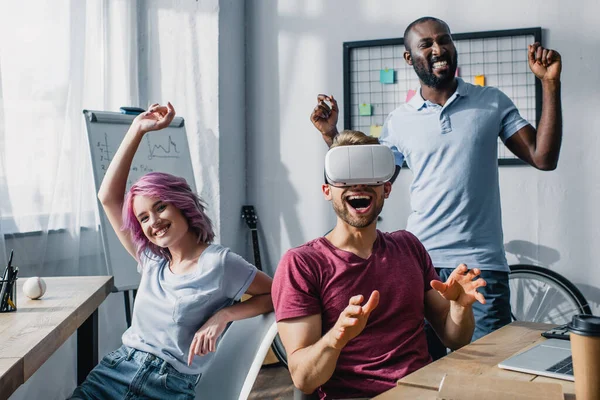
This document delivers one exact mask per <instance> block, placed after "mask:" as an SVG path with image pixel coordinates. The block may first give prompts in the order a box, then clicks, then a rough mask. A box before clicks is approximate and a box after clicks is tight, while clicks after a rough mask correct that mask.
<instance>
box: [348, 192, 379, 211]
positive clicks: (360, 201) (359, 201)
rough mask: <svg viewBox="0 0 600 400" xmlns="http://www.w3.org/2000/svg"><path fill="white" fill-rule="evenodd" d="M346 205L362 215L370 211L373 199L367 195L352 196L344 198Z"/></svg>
mask: <svg viewBox="0 0 600 400" xmlns="http://www.w3.org/2000/svg"><path fill="white" fill-rule="evenodd" d="M346 203H347V204H348V205H349V206H350V207H351V208H352V209H354V211H356V212H357V213H358V214H363V213H366V212H368V211H369V210H370V209H371V204H372V203H373V197H372V196H370V195H367V194H352V195H350V196H347V197H346Z"/></svg>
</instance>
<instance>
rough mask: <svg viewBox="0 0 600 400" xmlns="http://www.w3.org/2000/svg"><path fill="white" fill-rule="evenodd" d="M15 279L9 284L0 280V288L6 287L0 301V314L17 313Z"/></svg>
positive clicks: (4, 280)
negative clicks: (6, 289)
mask: <svg viewBox="0 0 600 400" xmlns="http://www.w3.org/2000/svg"><path fill="white" fill-rule="evenodd" d="M17 279H18V278H15V279H13V280H12V281H11V282H9V281H8V280H7V279H0V288H2V287H5V286H6V287H7V288H8V292H7V293H6V292H5V291H2V292H5V293H4V296H3V298H2V299H0V313H5V312H11V311H17Z"/></svg>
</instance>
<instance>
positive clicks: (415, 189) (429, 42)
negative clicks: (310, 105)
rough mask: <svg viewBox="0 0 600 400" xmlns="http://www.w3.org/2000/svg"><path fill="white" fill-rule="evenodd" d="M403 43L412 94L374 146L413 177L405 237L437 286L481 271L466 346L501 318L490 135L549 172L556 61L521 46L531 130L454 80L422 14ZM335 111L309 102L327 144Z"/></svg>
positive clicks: (449, 58)
mask: <svg viewBox="0 0 600 400" xmlns="http://www.w3.org/2000/svg"><path fill="white" fill-rule="evenodd" d="M404 46H405V48H406V51H405V53H404V59H405V61H406V63H407V64H408V65H412V66H413V68H414V69H415V72H416V74H417V76H418V77H419V81H420V84H421V90H420V91H418V92H419V93H417V94H416V95H415V96H414V97H413V98H412V99H411V100H410V101H409V102H408V103H407V104H403V105H402V106H400V107H398V108H397V109H396V110H394V111H393V112H392V113H391V114H390V115H389V116H388V118H387V120H386V122H385V124H384V127H383V131H382V134H381V137H380V142H381V143H382V144H385V145H387V146H389V147H390V148H391V149H392V150H393V151H394V154H395V156H396V164H397V166H398V167H397V170H399V166H400V165H402V163H403V161H406V163H407V164H408V167H409V168H410V169H411V170H412V171H413V175H414V176H413V182H412V184H411V186H410V194H411V207H412V213H411V215H410V216H409V219H408V223H407V230H408V231H410V232H412V233H413V234H415V236H417V237H418V238H419V240H420V241H421V242H422V243H423V244H424V245H425V248H426V249H427V251H428V252H429V254H430V256H431V258H432V260H433V265H434V266H435V267H436V269H438V270H439V272H438V273H439V275H440V277H441V279H442V280H444V279H447V278H448V276H449V274H450V272H451V271H452V270H453V269H454V268H456V266H457V265H458V264H460V263H462V262H464V263H465V264H467V265H468V267H469V268H475V267H477V268H479V269H481V277H482V278H483V279H485V280H486V281H487V286H486V287H485V288H483V290H482V292H483V293H484V296H485V298H486V301H487V304H485V305H482V304H477V305H476V306H474V307H473V312H474V314H475V319H476V328H475V332H474V334H473V340H475V339H478V338H480V337H481V336H484V335H486V334H487V333H490V332H492V331H494V330H496V329H498V328H500V327H501V326H503V325H506V324H508V323H510V321H511V317H510V289H509V286H508V272H509V268H508V264H507V262H506V257H505V253H504V245H503V234H502V220H501V210H500V190H499V184H498V164H497V154H498V151H497V150H498V149H497V147H498V146H497V143H498V140H497V138H498V137H500V139H502V141H503V142H504V144H505V145H506V147H508V148H509V149H510V150H511V151H512V152H513V153H514V154H515V155H517V156H518V157H519V158H520V159H522V160H524V161H525V162H527V163H529V164H530V165H532V166H533V167H535V168H538V169H540V170H553V169H555V168H556V165H557V163H558V155H559V151H560V144H561V137H562V120H561V101H560V72H561V58H560V55H559V54H558V52H556V51H554V50H549V49H545V48H543V47H542V46H541V45H540V44H539V43H534V44H532V45H529V56H528V57H529V67H530V69H531V71H532V72H533V73H534V74H535V76H536V77H537V78H538V79H540V80H541V82H542V93H543V105H542V116H541V119H540V122H539V125H538V127H537V130H536V129H535V128H534V127H533V126H531V125H530V124H529V123H528V122H527V121H526V120H524V119H523V118H522V117H521V115H520V114H519V111H518V110H517V108H516V107H515V105H514V104H513V102H512V101H511V100H510V99H509V98H508V97H507V96H506V95H505V94H504V93H502V92H501V91H500V90H498V89H497V88H493V87H480V86H474V85H471V84H469V83H466V82H464V81H463V80H462V79H460V78H457V77H455V72H456V68H457V59H458V55H457V52H456V48H455V47H454V43H453V41H452V36H451V34H450V28H449V27H448V25H447V24H446V23H445V22H444V21H442V20H439V19H437V18H433V17H424V18H420V19H418V20H416V21H414V22H412V23H411V24H410V25H409V26H408V27H407V28H406V31H405V32H404ZM325 101H328V102H329V103H330V104H331V107H330V106H328V105H327V104H326V103H325ZM338 113H339V110H338V107H337V103H336V101H335V99H334V98H333V96H326V95H319V96H318V105H317V106H316V107H315V109H314V111H313V113H312V115H311V121H312V122H313V124H314V125H315V127H316V128H317V129H318V130H319V131H320V132H321V134H322V135H323V139H324V140H325V142H326V143H327V144H328V145H331V142H332V140H333V138H334V137H335V135H337V128H336V124H337V120H338ZM382 300H383V299H382Z"/></svg>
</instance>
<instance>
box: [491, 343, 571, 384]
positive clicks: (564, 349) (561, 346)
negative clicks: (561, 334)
mask: <svg viewBox="0 0 600 400" xmlns="http://www.w3.org/2000/svg"><path fill="white" fill-rule="evenodd" d="M498 367H500V368H503V369H510V370H512V371H519V372H527V373H530V374H536V375H543V376H548V377H550V378H557V379H564V380H567V381H575V378H574V376H573V362H572V360H571V342H570V341H568V340H561V339H548V340H545V341H544V342H541V343H539V344H537V345H536V346H534V347H532V348H531V349H529V350H527V351H524V352H523V353H520V354H517V355H514V356H512V357H510V358H507V359H506V360H504V361H502V362H501V363H500V364H498Z"/></svg>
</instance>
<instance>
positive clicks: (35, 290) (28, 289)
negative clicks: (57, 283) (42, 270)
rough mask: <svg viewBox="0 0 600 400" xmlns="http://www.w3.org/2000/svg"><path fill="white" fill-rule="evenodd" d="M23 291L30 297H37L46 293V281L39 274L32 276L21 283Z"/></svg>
mask: <svg viewBox="0 0 600 400" xmlns="http://www.w3.org/2000/svg"><path fill="white" fill-rule="evenodd" d="M23 293H25V296H27V297H29V298H30V299H34V300H35V299H39V298H40V297H42V296H43V295H44V293H46V282H44V280H43V279H42V278H40V277H39V276H33V277H31V278H29V279H27V280H26V281H25V283H24V284H23Z"/></svg>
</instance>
